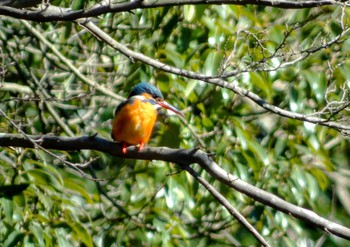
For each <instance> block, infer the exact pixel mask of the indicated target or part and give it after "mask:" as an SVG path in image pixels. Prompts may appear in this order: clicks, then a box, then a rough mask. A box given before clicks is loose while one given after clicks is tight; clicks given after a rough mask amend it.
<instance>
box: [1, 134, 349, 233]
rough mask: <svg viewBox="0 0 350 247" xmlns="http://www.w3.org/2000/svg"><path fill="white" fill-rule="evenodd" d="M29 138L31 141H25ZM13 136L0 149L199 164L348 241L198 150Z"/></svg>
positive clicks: (265, 201)
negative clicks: (93, 153)
mask: <svg viewBox="0 0 350 247" xmlns="http://www.w3.org/2000/svg"><path fill="white" fill-rule="evenodd" d="M26 137H29V138H30V139H28V138H26ZM26 137H24V136H23V135H16V134H0V146H3V147H9V146H13V147H24V148H33V147H34V144H33V142H35V143H37V144H38V145H40V146H41V147H42V148H46V149H56V150H65V151H79V150H82V149H90V150H97V151H100V152H104V153H108V154H110V155H113V156H118V157H123V158H126V159H141V160H163V161H167V162H173V163H177V164H182V165H191V164H194V163H197V164H199V165H200V166H201V167H202V168H203V169H205V170H206V171H207V172H208V173H209V174H210V175H211V176H213V177H214V178H216V179H217V180H219V181H221V182H222V183H224V184H226V185H227V186H229V187H230V188H233V189H235V190H237V191H239V192H241V193H243V194H245V195H247V196H248V197H250V198H252V199H254V200H256V201H259V202H261V203H262V204H264V205H267V206H270V207H272V208H274V209H276V210H279V211H281V212H284V213H286V214H289V215H291V216H294V217H295V218H298V219H300V220H302V221H305V222H307V223H309V224H311V225H313V226H315V227H318V228H319V229H321V230H323V231H325V232H328V233H331V234H333V235H336V236H338V237H341V238H344V239H348V240H350V228H347V227H344V226H342V225H339V224H337V223H335V222H332V221H330V220H327V219H325V218H323V217H321V216H319V215H317V214H316V213H315V212H313V211H311V210H308V209H305V208H302V207H299V206H296V205H293V204H291V203H289V202H287V201H284V200H283V199H281V198H280V197H278V196H275V195H274V194H271V193H269V192H266V191H264V190H262V189H259V188H257V187H255V186H253V185H251V184H249V183H247V182H244V181H243V180H241V179H239V178H238V177H236V176H234V175H232V174H230V173H229V172H227V171H225V170H223V169H222V168H221V167H220V166H219V165H218V164H216V163H215V162H214V161H213V160H212V159H211V158H210V157H209V156H208V154H207V153H205V152H203V151H201V150H199V149H171V148H167V147H158V148H155V147H145V148H144V149H143V150H141V151H138V148H137V147H134V146H130V147H128V148H127V153H126V154H123V153H122V145H120V144H118V143H114V142H110V141H108V140H106V139H102V138H98V137H90V136H81V137H59V136H50V135H46V136H30V135H27V136H26Z"/></svg>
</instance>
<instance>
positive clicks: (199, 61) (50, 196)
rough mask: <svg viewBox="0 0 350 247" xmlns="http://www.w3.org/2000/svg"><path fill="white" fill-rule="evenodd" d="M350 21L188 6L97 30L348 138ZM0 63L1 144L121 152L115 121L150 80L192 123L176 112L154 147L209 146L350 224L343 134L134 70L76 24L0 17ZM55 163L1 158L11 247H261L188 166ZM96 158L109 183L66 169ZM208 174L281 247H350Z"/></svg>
mask: <svg viewBox="0 0 350 247" xmlns="http://www.w3.org/2000/svg"><path fill="white" fill-rule="evenodd" d="M89 2H90V3H89V4H92V1H89ZM64 4H65V3H64V2H61V5H64ZM67 7H68V6H67ZM85 7H86V6H85ZM349 11H350V9H344V8H342V7H341V6H328V7H320V8H310V9H299V10H283V9H278V8H272V7H263V6H252V5H248V6H235V5H216V6H215V5H197V6H191V5H189V6H180V7H163V8H155V9H142V10H135V11H133V12H122V13H116V14H106V15H103V16H101V17H100V18H98V19H97V18H96V20H95V22H96V25H97V26H99V27H100V28H101V29H103V30H104V31H105V32H106V33H108V34H109V35H110V36H111V37H112V38H114V39H115V40H117V41H118V42H120V43H122V44H123V45H125V46H126V47H129V48H130V49H132V50H134V51H136V52H139V53H142V54H144V55H146V56H149V57H151V58H154V59H156V60H158V61H160V62H163V63H165V64H169V65H171V66H174V67H177V68H182V69H186V70H190V71H195V72H198V73H201V74H203V75H207V76H213V77H223V78H226V79H227V80H228V81H229V82H230V83H236V84H237V85H238V86H240V87H242V88H246V89H248V90H250V91H251V92H254V93H255V94H257V95H259V96H260V97H261V98H263V99H265V100H266V101H267V102H269V103H270V104H273V105H275V106H278V107H280V108H283V109H287V110H289V111H291V112H298V113H302V114H315V116H321V117H324V118H326V119H330V120H332V121H336V122H339V123H344V124H348V123H349V120H348V118H349V107H348V102H349V101H348V99H349V87H350V84H349V81H350V78H349V77H350V73H349V71H350V60H349V55H350V50H349V47H350V43H349V34H348V32H344V31H345V30H346V28H347V26H348V25H349V21H350V19H349V18H350V12H349ZM30 26H31V27H32V28H35V30H37V33H36V32H33V30H32V29H31V28H30ZM0 65H1V67H0V71H1V76H0V78H1V81H0V102H1V104H0V109H1V110H2V111H4V112H5V113H6V116H7V118H8V119H6V118H5V117H4V116H1V117H0V119H1V122H0V132H2V133H20V131H23V132H24V133H26V134H32V135H41V134H54V135H58V136H79V135H89V134H90V135H92V134H95V133H98V135H99V136H100V137H104V138H107V139H110V131H111V119H112V117H113V111H114V108H115V107H116V106H117V105H118V104H119V103H120V100H122V99H123V98H122V97H126V96H127V94H128V92H129V90H130V88H131V87H132V86H133V85H135V84H136V83H137V82H139V81H150V82H152V83H155V84H156V85H157V86H158V87H159V88H160V89H161V91H162V92H163V94H164V96H165V98H166V100H167V101H168V102H170V103H171V104H173V105H175V106H177V107H178V108H179V109H184V110H183V112H184V113H185V121H184V120H181V119H179V118H177V117H175V116H170V117H168V116H166V114H164V112H162V113H161V114H160V116H159V120H160V121H159V122H158V124H157V126H156V129H155V131H154V137H153V138H152V141H151V142H150V144H149V145H151V146H168V147H174V148H192V147H200V148H202V149H204V150H205V151H207V152H208V153H211V154H213V155H214V157H213V159H215V161H216V162H217V163H218V164H220V165H221V167H222V168H223V169H225V170H227V171H228V172H231V173H233V174H236V175H237V176H239V177H240V178H241V179H243V180H245V181H247V182H249V183H251V184H253V185H255V186H257V187H259V188H262V189H264V190H266V191H268V192H271V193H274V194H276V195H278V196H280V197H282V198H284V199H285V200H286V201H289V202H291V203H293V204H295V205H299V206H302V207H305V208H309V209H311V210H313V211H314V212H316V213H317V214H319V215H321V216H323V217H325V218H328V219H330V220H334V221H336V222H338V223H341V224H342V225H344V226H350V217H349V214H350V203H349V199H348V198H349V186H350V180H349V176H350V173H349V171H348V170H349V166H350V164H349V155H348V152H349V150H350V146H349V142H348V140H347V138H346V137H345V135H342V134H344V133H341V132H339V131H337V130H334V129H331V128H328V127H323V126H317V125H313V124H311V123H307V122H303V121H299V120H295V119H291V118H284V117H280V116H278V115H277V114H275V113H271V112H269V111H267V110H264V109H262V108H260V107H259V106H257V104H256V103H255V102H253V101H251V100H249V99H247V98H245V97H244V96H240V95H237V94H234V93H233V92H232V91H230V90H228V89H224V88H221V87H218V86H213V85H210V84H208V83H205V82H202V81H199V80H194V79H189V78H186V77H181V76H178V75H173V74H171V73H167V72H164V71H162V70H159V69H155V68H153V67H151V66H149V65H147V64H144V63H142V62H138V61H134V60H132V59H130V58H128V57H126V56H124V55H122V54H120V53H119V52H117V51H116V50H114V49H113V48H111V47H110V46H108V45H107V44H105V43H104V42H102V41H101V40H99V39H97V38H96V37H95V36H93V35H92V34H91V33H89V32H88V31H86V30H85V29H83V28H82V27H80V26H79V25H77V24H75V23H74V22H47V23H36V22H27V21H22V20H18V19H13V18H6V17H1V18H0ZM9 119H10V120H11V122H9ZM50 152H52V153H51V154H50V153H47V152H46V151H45V150H41V149H22V148H11V147H8V148H1V149H0V171H1V172H0V197H1V198H0V219H1V220H0V242H1V243H4V244H5V246H15V245H16V244H18V245H19V246H55V245H59V246H73V245H78V244H83V245H86V246H94V245H98V246H111V245H113V246H132V245H139V244H140V243H141V242H142V243H143V245H144V246H159V245H162V246H210V245H215V246H226V245H231V244H236V245H244V246H247V245H256V244H257V241H256V240H255V239H254V238H253V237H252V235H251V234H250V233H249V232H248V231H247V230H246V229H245V228H243V227H242V226H241V225H240V224H239V223H238V222H237V221H236V220H234V219H233V218H232V217H231V216H230V215H229V214H228V213H227V211H226V210H225V209H224V208H223V207H221V206H220V204H219V203H218V202H216V201H215V200H214V199H213V197H212V196H211V195H210V194H209V193H208V192H207V191H206V190H205V189H204V188H203V187H202V186H200V185H199V184H198V182H196V181H195V180H193V178H192V177H191V176H190V175H189V174H187V173H186V172H185V171H181V170H180V168H179V167H178V166H177V165H176V164H170V163H167V162H161V161H137V160H124V159H122V158H118V157H111V156H109V155H106V154H103V153H98V152H94V151H89V150H80V151H79V150H77V151H76V152H69V153H68V152H65V151H58V150H50ZM94 158H97V159H96V160H94V161H93V168H94V169H93V170H92V169H86V170H85V172H86V174H87V175H88V176H92V177H93V176H94V175H96V176H97V178H99V179H102V181H100V180H97V181H94V180H92V179H88V178H86V177H83V176H82V175H81V174H80V173H79V172H77V171H75V170H73V169H71V168H68V167H67V166H66V165H65V164H64V162H62V160H67V161H69V162H72V163H84V162H85V161H88V160H91V159H94ZM194 168H195V169H196V170H197V171H198V172H200V173H201V175H202V176H203V177H204V178H206V179H207V180H208V181H210V182H211V183H213V185H214V186H215V187H217V188H218V189H219V191H220V192H221V193H222V194H223V195H224V196H225V197H226V198H227V199H228V200H229V201H230V202H231V203H232V204H233V205H234V206H235V208H237V209H238V211H240V212H241V213H242V214H243V215H244V216H245V217H246V218H247V219H248V221H249V222H250V223H251V224H252V225H253V226H254V227H255V228H256V229H257V230H258V231H259V232H260V233H261V234H262V235H263V236H264V237H265V238H266V240H267V241H269V242H270V244H271V245H273V246H274V245H275V246H307V245H315V244H316V242H317V241H319V242H322V241H324V245H325V246H331V245H337V246H346V245H347V244H348V243H347V242H346V241H345V240H342V239H340V238H338V237H333V236H330V235H328V234H327V233H325V232H323V231H321V230H319V229H316V228H314V227H313V226H309V225H307V224H306V223H304V222H301V221H300V220H297V219H295V218H293V217H291V216H289V215H286V214H283V213H281V212H278V211H276V210H274V209H271V208H269V207H266V206H264V205H263V204H261V203H257V202H255V201H254V200H252V199H250V198H248V197H246V196H242V195H241V194H240V193H238V192H235V193H233V192H232V191H231V190H228V189H227V188H226V187H225V186H224V185H221V184H220V183H219V182H217V181H215V180H214V179H213V178H211V177H210V176H209V175H208V174H206V173H205V172H203V171H201V168H200V167H199V166H194ZM106 195H108V197H106Z"/></svg>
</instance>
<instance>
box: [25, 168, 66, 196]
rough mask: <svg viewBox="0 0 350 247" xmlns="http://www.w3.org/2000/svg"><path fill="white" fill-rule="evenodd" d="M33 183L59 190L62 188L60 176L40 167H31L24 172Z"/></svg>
mask: <svg viewBox="0 0 350 247" xmlns="http://www.w3.org/2000/svg"><path fill="white" fill-rule="evenodd" d="M25 173H26V174H27V175H28V176H29V177H31V179H32V180H33V182H34V183H35V184H39V185H42V186H48V187H53V188H54V189H56V190H58V191H61V190H62V185H63V183H62V181H61V178H60V177H57V174H53V173H50V172H49V171H47V170H44V169H40V168H33V169H30V170H27V171H26V172H25Z"/></svg>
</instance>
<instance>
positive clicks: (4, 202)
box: [0, 197, 13, 224]
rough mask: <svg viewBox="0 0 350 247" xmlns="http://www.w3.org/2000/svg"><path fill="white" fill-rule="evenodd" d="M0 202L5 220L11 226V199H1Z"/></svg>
mask: <svg viewBox="0 0 350 247" xmlns="http://www.w3.org/2000/svg"><path fill="white" fill-rule="evenodd" d="M0 200H1V206H2V208H3V210H4V213H5V218H6V220H7V221H8V223H9V224H12V218H13V198H12V197H10V198H7V197H2V198H0Z"/></svg>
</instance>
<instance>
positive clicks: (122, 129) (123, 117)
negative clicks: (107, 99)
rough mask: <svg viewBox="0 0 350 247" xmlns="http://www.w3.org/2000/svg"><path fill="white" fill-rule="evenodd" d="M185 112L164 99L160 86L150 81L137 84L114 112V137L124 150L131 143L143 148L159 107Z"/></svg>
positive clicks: (179, 113) (178, 112) (150, 132)
mask: <svg viewBox="0 0 350 247" xmlns="http://www.w3.org/2000/svg"><path fill="white" fill-rule="evenodd" d="M161 107H163V108H166V109H168V110H170V111H172V112H174V113H176V114H178V115H181V116H183V114H182V113H181V112H180V111H179V110H178V109H176V108H175V107H173V106H172V105H170V104H169V103H167V102H166V101H164V97H163V95H162V93H161V92H160V91H159V89H158V88H156V87H155V86H153V85H152V84H150V83H148V82H141V83H139V84H137V85H136V86H135V87H134V88H133V89H132V91H131V93H130V95H129V97H128V99H127V100H125V101H123V102H122V103H120V104H119V105H118V106H117V108H116V110H115V113H114V119H113V126H112V139H113V140H115V141H116V142H119V143H122V145H123V147H122V152H123V153H124V154H125V153H126V148H127V146H129V145H139V150H141V149H142V148H143V147H144V145H145V144H146V143H147V142H148V141H149V138H150V137H151V134H152V130H153V127H154V124H155V122H156V120H157V115H158V112H157V110H158V109H159V108H161Z"/></svg>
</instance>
